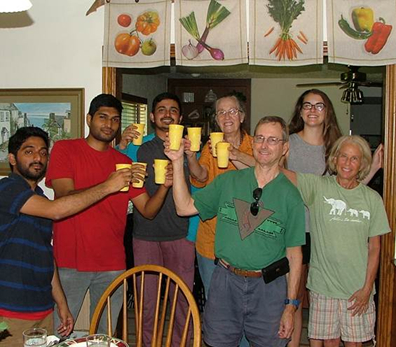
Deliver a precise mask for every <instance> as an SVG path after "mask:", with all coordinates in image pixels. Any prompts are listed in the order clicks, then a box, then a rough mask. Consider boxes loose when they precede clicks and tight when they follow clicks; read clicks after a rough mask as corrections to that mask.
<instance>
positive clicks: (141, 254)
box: [133, 93, 195, 346]
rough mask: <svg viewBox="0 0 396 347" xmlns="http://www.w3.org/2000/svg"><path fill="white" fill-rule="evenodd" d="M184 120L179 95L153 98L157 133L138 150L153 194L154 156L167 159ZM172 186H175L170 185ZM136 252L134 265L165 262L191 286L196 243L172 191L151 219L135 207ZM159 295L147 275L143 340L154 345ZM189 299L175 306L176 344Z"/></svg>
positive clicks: (164, 94)
mask: <svg viewBox="0 0 396 347" xmlns="http://www.w3.org/2000/svg"><path fill="white" fill-rule="evenodd" d="M181 120H182V115H181V103H180V100H179V98H178V97H177V96H176V95H174V94H171V93H162V94H159V95H157V96H156V97H155V98H154V100H153V105H152V111H151V113H150V121H151V122H152V124H153V126H154V128H155V137H154V138H153V139H152V140H151V141H148V142H146V143H144V144H143V145H142V146H141V147H140V148H139V150H138V152H137V159H138V161H139V162H143V163H147V173H148V176H147V178H146V181H145V188H146V190H147V192H148V193H149V194H150V195H152V194H155V192H156V191H157V190H158V189H159V185H158V184H155V180H154V177H155V175H154V169H153V163H154V159H167V158H166V156H165V154H164V141H165V138H166V134H167V132H168V131H169V125H170V124H179V123H180V122H181ZM181 180H183V182H185V184H186V185H188V186H189V185H190V184H189V173H188V171H187V170H186V172H185V175H184V176H183V177H182V178H181ZM170 190H172V188H170ZM133 214H134V216H133V219H134V223H133V224H134V228H133V255H134V263H135V266H138V265H143V264H153V265H161V266H164V267H166V268H168V269H170V270H172V271H173V272H175V273H176V274H177V275H179V276H180V277H181V278H182V279H183V280H184V281H185V282H186V284H187V285H188V287H189V288H190V290H192V287H193V282H194V257H195V253H194V243H193V242H191V241H188V240H187V239H186V236H187V232H188V225H189V220H188V218H183V217H179V216H178V215H177V214H176V208H175V204H174V202H173V198H172V194H171V193H170V194H169V193H168V194H167V196H166V198H165V201H164V203H163V205H162V207H161V210H160V211H159V213H158V215H157V216H156V217H155V218H154V219H152V220H148V219H146V218H144V216H143V215H141V214H140V213H139V211H134V213H133ZM156 296H157V279H156V278H153V276H147V277H146V287H145V293H144V297H145V300H144V305H145V307H144V317H143V325H144V327H143V343H144V345H145V346H150V345H151V340H152V331H153V322H154V313H155V303H156ZM187 306H188V305H187V302H186V301H185V300H184V298H180V299H179V304H178V306H177V309H176V318H175V333H174V335H173V338H172V345H173V346H180V339H181V336H182V333H183V327H184V322H185V315H186V314H187Z"/></svg>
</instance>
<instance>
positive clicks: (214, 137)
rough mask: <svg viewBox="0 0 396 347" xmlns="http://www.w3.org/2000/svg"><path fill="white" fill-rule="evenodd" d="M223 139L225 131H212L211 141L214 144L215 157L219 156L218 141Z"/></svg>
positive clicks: (213, 152)
mask: <svg viewBox="0 0 396 347" xmlns="http://www.w3.org/2000/svg"><path fill="white" fill-rule="evenodd" d="M223 139H224V134H223V133H210V143H211V145H212V154H213V156H214V157H215V158H216V157H217V151H216V145H217V143H218V142H221V141H223Z"/></svg>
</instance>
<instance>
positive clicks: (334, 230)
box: [297, 174, 390, 299]
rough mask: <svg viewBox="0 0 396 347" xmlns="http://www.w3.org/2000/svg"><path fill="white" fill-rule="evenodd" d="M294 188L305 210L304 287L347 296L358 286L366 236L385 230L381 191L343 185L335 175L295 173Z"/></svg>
mask: <svg viewBox="0 0 396 347" xmlns="http://www.w3.org/2000/svg"><path fill="white" fill-rule="evenodd" d="M297 187H298V189H299V190H300V193H301V195H302V197H303V200H304V202H305V204H306V205H307V206H308V208H309V211H310V224H311V225H310V226H311V228H310V230H311V240H312V250H311V261H310V266H309V275H308V284H307V287H308V288H309V289H310V290H313V291H314V292H317V293H319V294H323V295H326V296H329V297H333V298H338V299H349V298H350V296H351V295H352V294H353V293H354V292H356V291H357V290H358V289H361V288H362V287H363V285H364V281H365V278H366V271H367V259H368V239H369V237H373V236H377V235H382V234H385V233H388V232H389V231H390V228H389V224H388V219H387V216H386V212H385V208H384V204H383V202H382V199H381V196H380V195H379V194H378V193H377V192H375V191H374V190H372V189H371V188H369V187H367V186H366V185H364V184H362V183H361V184H359V185H358V186H357V187H356V188H354V189H345V188H343V187H341V186H340V185H339V184H338V183H337V181H336V178H335V176H326V177H323V176H316V175H310V174H297ZM373 292H374V291H373Z"/></svg>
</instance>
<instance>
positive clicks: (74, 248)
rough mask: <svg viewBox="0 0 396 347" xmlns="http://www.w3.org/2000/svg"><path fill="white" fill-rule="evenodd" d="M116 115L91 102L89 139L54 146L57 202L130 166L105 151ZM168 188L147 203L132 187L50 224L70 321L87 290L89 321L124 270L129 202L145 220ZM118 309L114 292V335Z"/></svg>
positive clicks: (136, 170)
mask: <svg viewBox="0 0 396 347" xmlns="http://www.w3.org/2000/svg"><path fill="white" fill-rule="evenodd" d="M121 111H122V105H121V102H120V101H119V100H118V99H116V98H115V97H114V96H112V95H110V94H100V95H98V96H97V97H95V98H94V99H93V100H92V102H91V105H90V108H89V112H88V114H87V118H86V119H87V124H88V127H89V135H88V137H87V138H86V139H75V140H64V141H58V142H56V143H55V145H54V148H53V150H52V152H51V160H50V164H49V168H48V173H47V177H46V185H47V186H48V187H52V188H53V189H54V191H55V197H56V198H59V197H62V196H65V195H70V194H74V193H75V192H77V191H81V190H84V189H87V188H89V187H92V186H95V185H97V184H99V183H101V182H103V181H104V180H105V179H106V178H107V177H108V176H109V175H110V173H111V172H113V171H114V170H115V165H116V164H119V163H131V160H130V159H129V158H128V157H127V156H125V155H123V154H121V153H119V152H118V151H116V150H115V149H113V148H112V147H111V146H110V144H111V142H112V141H113V139H114V138H115V136H116V134H117V132H118V130H119V127H120V123H121ZM132 175H133V181H134V180H136V179H137V177H139V176H140V177H141V176H142V175H144V171H142V169H141V167H140V166H139V165H134V166H133V168H132ZM171 184H172V181H171V178H170V177H169V176H168V179H167V181H166V182H165V184H163V185H162V186H161V187H160V189H158V191H157V192H156V193H155V194H154V195H153V196H152V197H151V198H150V196H149V195H148V194H147V192H146V190H145V189H144V188H140V189H137V188H133V187H132V186H131V187H130V189H129V191H128V192H118V193H116V194H113V195H111V196H108V197H106V198H105V199H103V200H101V201H100V202H98V203H97V204H95V205H93V206H91V207H90V208H88V209H86V210H85V211H83V212H81V213H79V214H77V215H75V216H73V217H71V218H67V219H65V220H63V221H61V222H57V223H55V225H54V256H55V259H56V261H57V265H58V268H59V276H60V280H61V283H62V286H63V289H64V291H65V295H66V298H67V300H68V303H69V308H70V311H71V312H72V314H73V316H74V317H76V316H77V315H78V313H79V311H80V309H81V305H82V302H83V299H84V296H85V294H86V292H87V290H88V289H89V290H90V302H91V304H90V305H91V306H90V313H91V317H92V314H93V311H94V310H95V307H96V305H97V302H98V301H99V298H100V297H101V295H102V294H103V292H104V290H105V289H106V288H107V286H108V285H109V284H110V283H111V282H112V281H113V280H114V279H115V278H116V277H117V276H118V275H120V274H121V273H122V272H123V271H124V270H125V250H124V245H123V237H124V231H125V224H126V214H127V206H128V201H129V200H131V201H132V202H133V205H134V207H135V208H136V209H138V210H139V211H140V213H141V214H143V215H144V217H146V218H149V219H151V218H154V216H155V215H156V214H157V212H158V211H159V209H160V208H161V206H162V204H163V201H164V199H165V197H166V194H167V192H168V189H169V187H170V186H171ZM131 246H132V245H131ZM121 305H122V293H121V291H118V292H116V293H115V294H114V296H113V300H112V319H113V322H112V325H113V331H114V329H115V325H116V321H117V318H118V314H119V312H120V309H121ZM105 316H106V315H105V314H104V315H103V317H105ZM55 323H56V320H55ZM106 331H107V329H106V320H105V319H102V320H101V322H100V323H99V329H98V332H102V333H106Z"/></svg>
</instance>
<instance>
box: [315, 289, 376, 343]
mask: <svg viewBox="0 0 396 347" xmlns="http://www.w3.org/2000/svg"><path fill="white" fill-rule="evenodd" d="M309 299H310V305H309V323H308V337H309V338H310V339H315V340H329V339H337V338H339V337H341V339H342V340H343V341H348V342H365V341H369V340H372V339H374V325H375V304H374V300H373V298H372V297H371V298H370V301H369V308H368V309H367V311H366V313H364V314H362V315H361V316H358V315H356V316H352V313H351V311H348V309H347V308H348V307H349V306H351V305H352V303H350V302H348V300H345V299H334V298H330V297H327V296H324V295H321V294H318V293H315V292H312V291H310V293H309Z"/></svg>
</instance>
